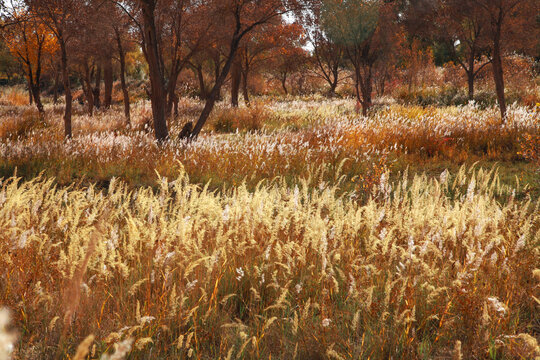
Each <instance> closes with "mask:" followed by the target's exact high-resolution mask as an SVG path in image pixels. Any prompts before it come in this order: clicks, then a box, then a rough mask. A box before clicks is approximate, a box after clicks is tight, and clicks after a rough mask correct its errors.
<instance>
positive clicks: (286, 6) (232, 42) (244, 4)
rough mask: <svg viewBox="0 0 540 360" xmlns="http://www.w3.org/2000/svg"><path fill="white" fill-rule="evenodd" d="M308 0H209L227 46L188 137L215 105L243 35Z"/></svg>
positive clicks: (196, 131) (210, 15)
mask: <svg viewBox="0 0 540 360" xmlns="http://www.w3.org/2000/svg"><path fill="white" fill-rule="evenodd" d="M306 1H307V2H308V0H304V1H300V0H265V1H259V0H209V1H208V3H209V8H210V9H211V12H210V13H209V18H212V19H216V25H217V26H219V27H220V28H222V29H223V34H224V35H225V36H226V38H227V39H228V43H229V46H228V50H227V55H226V57H225V59H226V60H225V63H224V65H223V68H222V69H221V71H220V72H219V76H217V78H216V82H215V84H214V87H213V88H212V90H211V91H210V94H209V96H208V98H207V100H206V103H205V106H204V108H203V111H202V112H201V115H200V116H199V119H198V120H197V123H196V124H195V126H194V128H193V131H192V132H191V133H190V134H189V137H190V138H192V139H193V138H196V137H197V136H198V135H199V133H200V131H201V129H202V127H203V126H204V124H205V123H206V120H208V117H209V116H210V113H211V112H212V109H213V108H214V105H215V102H216V100H217V97H218V94H219V91H220V90H221V87H222V86H223V84H224V82H225V79H226V78H227V76H228V74H229V71H230V70H231V66H232V64H233V62H234V60H235V56H236V53H237V51H238V48H239V47H240V43H241V41H242V39H243V38H244V37H245V36H246V35H248V34H250V33H251V32H252V31H253V30H254V29H256V28H257V27H259V26H261V25H263V24H267V23H268V22H270V21H272V19H275V18H278V17H281V16H283V15H285V14H287V13H289V12H291V11H300V10H301V9H303V8H304V7H303V5H304V3H305V2H306Z"/></svg>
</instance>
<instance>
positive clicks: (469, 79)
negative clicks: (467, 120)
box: [467, 71, 474, 100]
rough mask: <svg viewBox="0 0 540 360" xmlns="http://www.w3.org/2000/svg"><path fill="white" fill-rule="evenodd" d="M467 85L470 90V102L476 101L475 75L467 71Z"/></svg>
mask: <svg viewBox="0 0 540 360" xmlns="http://www.w3.org/2000/svg"><path fill="white" fill-rule="evenodd" d="M467 84H468V88H469V100H474V73H473V72H470V71H467Z"/></svg>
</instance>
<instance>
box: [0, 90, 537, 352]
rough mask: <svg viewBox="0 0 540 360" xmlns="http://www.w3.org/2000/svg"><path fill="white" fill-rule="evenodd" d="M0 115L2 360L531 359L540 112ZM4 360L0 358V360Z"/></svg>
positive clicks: (277, 104)
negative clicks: (165, 117) (163, 121)
mask: <svg viewBox="0 0 540 360" xmlns="http://www.w3.org/2000/svg"><path fill="white" fill-rule="evenodd" d="M17 96H18V95H17V92H16V91H15V90H13V91H12V92H9V91H6V92H4V93H3V95H2V97H1V98H0V103H1V104H2V107H1V108H0V119H1V121H0V159H1V160H0V177H1V180H0V267H1V268H2V269H3V270H2V271H0V279H1V281H0V305H1V306H3V307H5V309H4V310H2V311H1V312H0V359H4V358H9V357H10V356H11V357H12V358H14V359H31V358H36V359H37V358H40V359H48V358H58V359H63V358H65V359H86V358H90V359H123V358H129V359H150V358H151V359H169V358H181V359H184V358H190V359H259V358H261V359H295V358H296V359H388V358H394V359H400V358H410V359H462V358H465V359H478V358H490V359H533V358H538V357H540V348H539V346H538V341H537V339H538V336H539V334H540V316H539V312H538V307H539V305H540V292H539V290H540V266H539V264H540V261H539V260H540V259H539V256H540V252H539V242H540V173H539V171H540V170H539V169H540V156H539V154H540V149H539V148H540V106H538V105H537V106H528V107H527V106H522V105H512V106H510V108H509V110H508V119H507V122H506V124H505V125H501V124H500V119H499V113H498V110H497V108H495V107H488V108H484V107H481V106H478V105H475V104H474V103H470V104H469V105H465V106H451V107H435V106H412V105H407V106H405V105H401V104H398V103H396V102H395V101H393V100H392V99H384V98H383V99H379V100H378V102H377V105H376V106H375V108H374V109H373V110H372V112H371V113H370V114H369V116H368V117H362V116H360V115H358V114H357V112H356V109H355V106H354V101H352V100H351V99H326V98H324V97H320V96H309V97H307V96H306V97H277V98H273V97H270V96H266V97H259V98H255V99H254V100H253V103H252V105H251V106H250V107H245V106H244V107H240V108H239V109H237V110H232V109H230V108H229V107H228V105H227V104H220V105H218V107H217V109H216V111H215V112H214V113H213V114H212V117H211V119H210V124H209V126H208V128H207V131H206V132H205V133H203V134H201V136H200V137H199V138H198V139H197V141H193V142H186V141H180V140H177V134H178V133H179V131H180V129H181V128H182V126H183V124H184V123H185V122H186V121H190V120H191V121H192V120H194V119H195V118H196V116H197V114H198V113H199V112H200V110H201V108H202V106H203V104H202V103H201V102H199V101H197V100H194V99H191V98H182V99H181V100H180V106H179V110H180V113H179V115H178V116H177V117H176V118H175V119H174V120H171V122H170V124H169V126H170V129H171V139H170V140H169V141H168V142H166V143H164V144H162V145H157V144H156V142H155V141H154V137H153V135H152V133H151V129H150V128H149V126H148V124H149V121H150V119H151V109H150V104H149V103H148V102H145V101H139V102H138V103H137V104H135V105H134V107H133V109H132V110H133V113H132V124H131V125H130V126H126V124H125V123H124V119H123V117H122V112H121V111H122V110H121V108H120V107H116V106H115V107H113V108H112V109H111V110H108V111H98V112H97V113H96V114H95V115H94V116H93V117H89V116H87V115H85V112H84V109H83V108H82V107H79V106H76V107H75V109H74V111H75V116H74V120H73V124H74V130H73V138H72V139H70V140H65V139H64V138H63V136H62V134H63V132H62V121H61V112H62V105H61V104H60V105H52V104H47V105H46V114H45V116H39V115H38V113H37V112H36V111H35V110H34V109H33V108H32V107H30V106H28V105H24V99H23V98H21V97H20V95H19V97H17ZM2 351H4V353H2Z"/></svg>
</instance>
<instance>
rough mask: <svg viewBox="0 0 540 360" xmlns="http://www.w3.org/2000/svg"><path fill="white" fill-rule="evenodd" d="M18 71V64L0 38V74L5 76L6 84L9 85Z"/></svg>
mask: <svg viewBox="0 0 540 360" xmlns="http://www.w3.org/2000/svg"><path fill="white" fill-rule="evenodd" d="M18 71H19V64H18V62H17V60H16V59H15V57H13V55H12V54H11V51H10V50H9V48H8V47H7V44H6V43H5V41H3V39H2V37H0V74H3V75H5V77H6V78H7V82H8V83H11V81H12V79H13V78H14V77H15V76H16V75H17V73H18Z"/></svg>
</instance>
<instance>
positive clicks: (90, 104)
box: [83, 62, 94, 116]
mask: <svg viewBox="0 0 540 360" xmlns="http://www.w3.org/2000/svg"><path fill="white" fill-rule="evenodd" d="M83 82H84V93H85V95H86V106H87V111H88V115H89V116H93V115H94V93H93V92H94V89H92V79H91V77H90V67H89V66H88V63H87V62H85V63H84V80H83Z"/></svg>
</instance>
